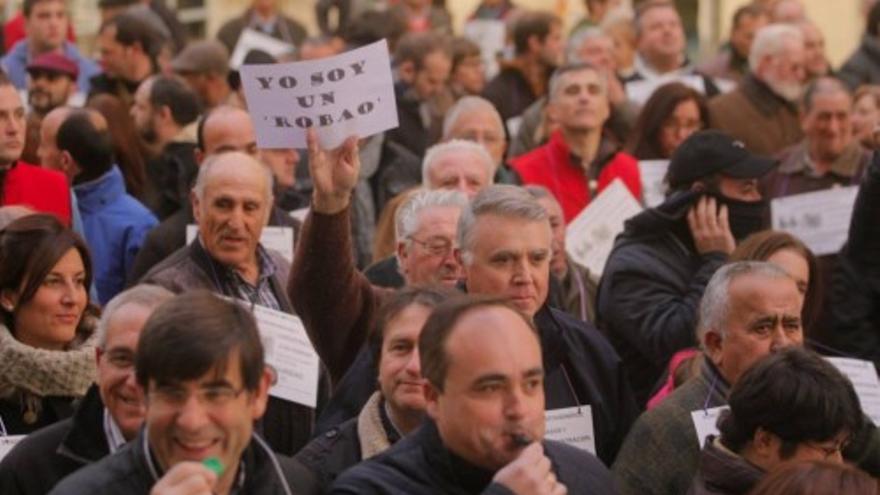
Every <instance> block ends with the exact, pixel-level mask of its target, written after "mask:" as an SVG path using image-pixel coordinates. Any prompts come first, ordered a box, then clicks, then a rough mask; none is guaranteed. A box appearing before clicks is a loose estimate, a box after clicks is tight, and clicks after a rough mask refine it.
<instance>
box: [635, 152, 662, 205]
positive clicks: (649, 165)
mask: <svg viewBox="0 0 880 495" xmlns="http://www.w3.org/2000/svg"><path fill="white" fill-rule="evenodd" d="M667 169H669V160H642V161H640V162H639V175H640V176H641V178H642V199H643V201H644V203H645V207H646V208H653V207H655V206H658V205H660V204H661V203H663V200H664V199H666V184H665V183H664V182H663V179H665V178H666V170H667Z"/></svg>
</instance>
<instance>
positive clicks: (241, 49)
mask: <svg viewBox="0 0 880 495" xmlns="http://www.w3.org/2000/svg"><path fill="white" fill-rule="evenodd" d="M251 50H259V51H262V52H265V53H267V54H269V55H272V56H273V57H274V58H275V59H279V58H281V57H283V56H285V55H288V54H290V53H293V52H294V50H296V47H295V46H293V45H291V44H290V43H285V42H283V41H281V40H279V39H275V38H273V37H271V36H269V35H268V34H263V33H261V32H259V31H257V30H255V29H251V28H245V29H244V31H242V32H241V36H240V37H239V38H238V43H236V44H235V50H233V51H232V56H230V57H229V67H231V68H233V69H238V68H240V67H241V64H242V63H244V58H245V57H247V54H248V53H250V52H251Z"/></svg>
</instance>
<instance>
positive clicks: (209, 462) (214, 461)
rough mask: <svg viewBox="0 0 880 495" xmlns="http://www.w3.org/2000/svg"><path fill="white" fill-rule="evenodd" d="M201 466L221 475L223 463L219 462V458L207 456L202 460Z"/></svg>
mask: <svg viewBox="0 0 880 495" xmlns="http://www.w3.org/2000/svg"><path fill="white" fill-rule="evenodd" d="M202 466H205V467H206V468H208V469H210V470H211V471H214V474H216V475H217V476H221V475H223V463H222V462H220V459H218V458H216V457H208V458H207V459H205V460H204V461H202Z"/></svg>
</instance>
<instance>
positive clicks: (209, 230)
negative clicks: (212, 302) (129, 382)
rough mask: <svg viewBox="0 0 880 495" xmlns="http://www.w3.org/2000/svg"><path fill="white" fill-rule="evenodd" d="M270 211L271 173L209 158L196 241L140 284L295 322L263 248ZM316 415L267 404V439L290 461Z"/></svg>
mask: <svg viewBox="0 0 880 495" xmlns="http://www.w3.org/2000/svg"><path fill="white" fill-rule="evenodd" d="M271 208H272V177H271V172H270V171H269V169H268V168H267V167H266V166H265V165H263V164H262V163H260V162H259V161H257V160H256V159H254V158H253V157H251V156H249V155H246V154H244V153H240V152H229V153H222V154H219V155H214V156H212V157H209V158H208V159H207V160H205V162H204V163H202V165H201V166H200V168H199V175H198V177H197V178H196V184H195V186H194V187H193V197H192V209H193V213H194V214H195V219H196V222H197V223H198V225H199V235H198V238H197V239H196V240H195V241H193V242H192V243H190V244H189V245H188V246H185V247H183V248H181V249H179V250H177V251H176V252H175V253H174V254H172V255H171V256H170V257H168V258H167V259H165V261H163V262H161V263H159V264H158V265H156V266H155V267H153V269H152V270H150V271H149V272H148V273H147V274H146V275H145V276H144V278H143V280H142V281H141V282H143V283H152V284H156V285H161V286H162V287H165V288H167V289H168V290H170V291H172V292H175V293H182V292H186V291H191V290H195V289H208V290H210V291H212V292H215V293H219V294H222V295H225V296H229V297H232V298H235V299H241V300H243V301H246V302H248V303H250V304H257V305H260V306H264V307H266V308H269V309H273V310H278V311H282V312H284V313H288V314H293V313H294V311H293V306H292V305H291V304H290V301H289V300H288V299H287V294H286V293H285V291H284V287H285V286H286V285H287V274H288V272H289V270H290V264H289V263H288V262H287V261H286V260H285V259H284V258H283V257H282V256H281V254H279V253H278V252H276V251H272V250H268V249H266V248H264V247H263V246H262V244H261V243H260V237H261V235H262V231H263V227H264V226H265V225H266V221H267V220H268V219H269V212H270V211H271ZM313 424H314V408H312V407H309V406H306V405H302V404H297V403H293V402H289V401H285V400H282V399H279V398H276V397H272V398H271V399H270V400H269V408H268V413H267V415H266V418H265V436H266V439H267V440H268V441H269V443H270V445H272V448H273V449H274V450H275V451H277V452H281V453H285V454H288V455H291V454H293V453H294V452H296V451H297V450H299V449H300V448H301V447H302V446H303V445H305V444H306V442H308V440H309V438H310V437H311V433H312V427H313Z"/></svg>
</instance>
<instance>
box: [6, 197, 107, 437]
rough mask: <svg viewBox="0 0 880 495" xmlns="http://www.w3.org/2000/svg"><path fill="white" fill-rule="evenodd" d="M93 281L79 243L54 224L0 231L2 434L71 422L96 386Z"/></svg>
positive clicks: (38, 219) (26, 220) (47, 218)
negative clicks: (75, 406) (79, 401)
mask: <svg viewBox="0 0 880 495" xmlns="http://www.w3.org/2000/svg"><path fill="white" fill-rule="evenodd" d="M91 281H92V267H91V262H90V259H89V253H88V249H87V248H86V244H85V242H84V241H83V240H82V238H81V237H80V236H79V235H78V234H76V233H75V232H73V231H72V230H70V229H68V228H66V227H64V226H63V225H62V224H61V222H60V221H59V220H58V219H56V218H55V217H54V216H51V215H46V214H34V215H27V216H25V217H22V218H20V219H18V220H15V221H13V222H12V223H10V224H9V225H8V226H7V227H6V228H5V229H3V230H0V419H2V422H0V427H2V429H3V431H2V432H0V433H2V434H8V435H21V434H27V433H30V432H32V431H34V430H36V429H39V428H42V427H43V426H47V425H49V424H52V423H54V422H57V421H59V420H62V419H64V418H66V417H68V416H70V415H71V414H72V413H73V402H74V401H75V400H76V399H78V398H81V397H82V396H83V395H84V394H85V392H86V390H87V389H88V388H89V386H90V385H91V384H92V382H93V381H94V379H95V335H94V334H95V332H94V330H95V324H96V321H95V317H94V316H95V311H94V309H93V308H92V306H91V305H90V303H89V293H88V287H89V286H90V284H91Z"/></svg>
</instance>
